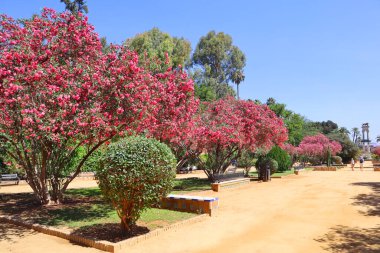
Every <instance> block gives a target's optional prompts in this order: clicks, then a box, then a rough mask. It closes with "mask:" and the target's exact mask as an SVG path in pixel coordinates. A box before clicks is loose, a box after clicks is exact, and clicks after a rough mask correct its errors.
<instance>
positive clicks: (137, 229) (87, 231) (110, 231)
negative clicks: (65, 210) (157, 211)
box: [72, 223, 149, 242]
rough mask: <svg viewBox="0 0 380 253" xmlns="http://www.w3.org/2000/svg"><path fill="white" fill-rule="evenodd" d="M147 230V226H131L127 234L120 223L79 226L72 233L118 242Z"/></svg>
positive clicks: (144, 232)
mask: <svg viewBox="0 0 380 253" xmlns="http://www.w3.org/2000/svg"><path fill="white" fill-rule="evenodd" d="M148 232H149V229H148V228H147V227H143V226H137V225H135V226H133V227H132V229H131V231H130V232H128V233H127V234H122V232H121V227H120V223H105V224H95V225H91V226H85V227H81V228H79V229H76V230H74V231H73V232H72V234H73V235H79V236H82V237H85V238H89V239H93V240H100V241H102V240H105V241H109V242H119V241H122V240H125V239H128V238H132V237H135V236H139V235H143V234H146V233H148Z"/></svg>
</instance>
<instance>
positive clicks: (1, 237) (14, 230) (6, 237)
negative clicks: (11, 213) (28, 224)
mask: <svg viewBox="0 0 380 253" xmlns="http://www.w3.org/2000/svg"><path fill="white" fill-rule="evenodd" d="M35 233H36V232H34V231H33V230H30V229H27V228H24V227H19V226H15V225H12V224H9V223H4V222H1V223H0V242H2V241H7V242H16V241H18V240H19V239H20V238H22V237H24V236H26V235H32V234H35ZM0 252H1V249H0Z"/></svg>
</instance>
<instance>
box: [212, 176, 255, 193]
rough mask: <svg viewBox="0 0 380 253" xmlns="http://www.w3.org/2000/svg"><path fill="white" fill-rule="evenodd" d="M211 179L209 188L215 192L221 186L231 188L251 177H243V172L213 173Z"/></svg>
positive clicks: (248, 180) (246, 181) (247, 181)
mask: <svg viewBox="0 0 380 253" xmlns="http://www.w3.org/2000/svg"><path fill="white" fill-rule="evenodd" d="M212 180H213V183H212V184H211V189H212V190H213V191H216V192H218V191H220V190H221V189H222V188H232V187H235V186H238V185H241V184H246V183H249V182H250V181H251V179H249V178H246V177H244V172H236V173H226V174H219V175H213V176H212Z"/></svg>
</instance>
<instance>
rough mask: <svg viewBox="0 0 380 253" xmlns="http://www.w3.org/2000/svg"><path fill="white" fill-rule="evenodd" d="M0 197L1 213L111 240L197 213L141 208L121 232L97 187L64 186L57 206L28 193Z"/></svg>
mask: <svg viewBox="0 0 380 253" xmlns="http://www.w3.org/2000/svg"><path fill="white" fill-rule="evenodd" d="M3 197H4V198H3V201H0V214H3V215H16V216H19V217H20V218H21V219H23V220H26V221H29V222H32V223H38V224H42V225H48V226H55V227H58V228H60V229H65V230H69V231H70V232H71V233H73V234H78V235H81V236H84V237H87V238H92V239H95V240H107V241H111V242H117V241H120V240H124V239H127V238H130V237H133V236H137V235H141V234H144V233H148V232H149V231H151V230H154V229H156V228H160V227H165V226H167V225H170V224H173V223H175V222H178V221H181V220H186V219H189V218H192V217H195V216H197V214H194V213H186V212H177V211H171V210H164V209H158V208H149V209H147V210H145V211H144V212H142V214H141V216H140V219H139V220H138V221H137V223H136V226H134V227H133V229H132V231H131V232H130V233H128V234H127V235H124V234H123V235H122V234H121V230H120V218H119V217H118V215H117V213H116V211H115V210H114V209H113V208H112V207H111V206H110V205H109V204H108V203H107V202H105V201H104V199H103V197H102V196H101V192H100V190H99V188H98V187H94V188H85V189H70V190H67V192H66V194H65V203H64V204H63V205H57V206H47V207H41V206H40V205H39V204H38V202H36V200H35V198H34V196H33V194H31V193H20V194H7V195H3Z"/></svg>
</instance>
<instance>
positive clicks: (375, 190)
mask: <svg viewBox="0 0 380 253" xmlns="http://www.w3.org/2000/svg"><path fill="white" fill-rule="evenodd" d="M352 185H355V186H366V187H369V188H371V190H372V192H371V193H369V194H359V195H357V196H356V197H354V198H353V199H354V203H353V205H356V206H363V207H366V208H367V210H366V211H360V213H361V214H363V215H366V216H380V183H378V182H360V183H353V184H352ZM379 233H380V232H379Z"/></svg>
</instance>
